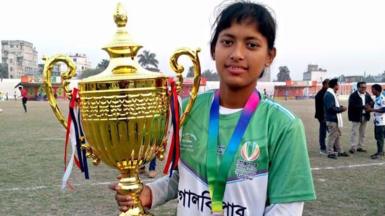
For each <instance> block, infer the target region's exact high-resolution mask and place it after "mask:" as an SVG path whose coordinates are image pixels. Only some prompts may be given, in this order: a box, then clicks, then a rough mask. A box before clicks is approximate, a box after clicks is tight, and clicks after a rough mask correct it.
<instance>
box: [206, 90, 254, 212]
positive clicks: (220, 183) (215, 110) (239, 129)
mask: <svg viewBox="0 0 385 216" xmlns="http://www.w3.org/2000/svg"><path fill="white" fill-rule="evenodd" d="M259 102H260V97H259V94H258V92H257V91H253V93H252V94H251V95H250V97H249V99H248V100H247V103H246V105H245V107H244V108H243V110H242V113H241V116H240V117H239V120H238V123H237V125H236V127H235V129H234V132H233V134H232V135H231V138H230V141H229V144H228V146H227V148H226V150H225V152H224V154H223V157H222V161H221V162H220V164H219V167H218V163H217V156H218V154H217V149H218V138H219V136H218V135H219V91H218V90H217V91H216V92H215V96H214V100H213V102H212V104H211V109H210V121H209V137H208V143H207V161H206V165H207V180H208V184H209V191H210V197H211V210H212V212H214V213H222V214H223V206H222V205H223V204H222V201H223V197H224V195H225V187H226V180H227V177H228V175H229V172H230V167H231V165H232V164H233V162H234V159H235V154H236V152H237V150H238V147H239V145H240V143H241V139H242V137H243V135H244V133H245V131H246V128H247V126H248V124H249V122H250V119H251V117H252V116H253V114H254V112H255V110H256V109H257V107H258V105H259Z"/></svg>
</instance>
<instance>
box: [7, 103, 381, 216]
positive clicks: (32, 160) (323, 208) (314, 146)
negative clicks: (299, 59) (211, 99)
mask: <svg viewBox="0 0 385 216" xmlns="http://www.w3.org/2000/svg"><path fill="white" fill-rule="evenodd" d="M280 103H281V104H283V105H284V106H286V107H287V108H289V109H290V110H291V111H293V112H294V113H295V114H296V115H297V116H299V117H300V118H301V119H302V120H303V122H304V125H305V129H306V135H307V140H308V149H309V156H310V160H311V166H312V168H313V178H314V184H315V188H316V192H317V200H316V201H314V202H310V203H306V204H305V209H304V215H317V216H318V215H341V216H342V215H345V216H352V215H368V216H369V215H370V216H372V215H375V216H377V215H378V216H382V215H385V160H371V159H369V155H370V154H371V153H374V152H375V140H374V137H373V130H374V129H373V124H372V123H371V122H370V123H369V124H368V127H367V138H366V141H367V142H366V148H367V149H368V150H369V152H368V153H360V154H355V155H354V156H351V157H349V158H339V159H338V160H331V159H327V158H326V157H325V156H320V155H319V147H318V122H317V121H316V120H315V119H314V117H313V116H314V102H313V101H312V100H302V101H280ZM62 105H64V104H62ZM28 108H29V112H28V113H24V112H23V110H22V107H21V102H20V101H5V102H0V109H3V112H1V113H0V154H1V156H0V215H71V216H72V215H95V216H99V215H117V214H118V210H117V206H116V203H115V200H114V193H113V192H111V191H110V190H109V189H108V186H107V185H108V183H109V182H111V181H114V180H115V177H116V176H117V175H118V173H117V171H115V170H113V169H111V168H108V167H106V166H105V165H103V164H102V165H99V166H98V167H92V166H91V167H90V176H91V180H84V178H83V176H82V174H81V173H80V172H79V171H78V170H77V169H74V171H73V174H72V176H71V181H72V183H73V184H74V185H75V191H67V192H61V190H60V183H61V177H62V175H63V146H64V145H63V144H64V133H65V131H64V129H63V128H62V126H61V125H59V124H58V122H57V121H56V119H55V117H54V115H53V113H52V112H51V109H50V107H49V106H48V104H47V103H46V102H33V101H30V102H28ZM343 116H344V118H345V127H344V128H343V134H342V144H343V147H344V148H345V149H346V150H348V147H349V138H350V129H351V128H350V126H351V125H350V123H349V122H348V121H347V119H346V118H347V117H346V114H344V115H343ZM158 168H159V169H161V168H162V166H158ZM159 173H160V170H159ZM144 181H145V182H148V181H150V180H149V179H147V178H144ZM175 203H176V202H175V201H172V202H170V203H168V204H166V205H164V206H162V207H159V208H156V209H153V210H152V211H151V212H152V213H153V214H155V215H174V214H175Z"/></svg>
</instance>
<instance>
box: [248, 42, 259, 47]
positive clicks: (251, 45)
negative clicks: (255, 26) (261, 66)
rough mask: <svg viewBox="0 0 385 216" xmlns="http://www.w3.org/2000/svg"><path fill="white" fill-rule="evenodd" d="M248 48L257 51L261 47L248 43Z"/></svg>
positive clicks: (254, 43)
mask: <svg viewBox="0 0 385 216" xmlns="http://www.w3.org/2000/svg"><path fill="white" fill-rule="evenodd" d="M247 47H248V48H249V49H256V48H258V47H259V44H258V43H256V42H247Z"/></svg>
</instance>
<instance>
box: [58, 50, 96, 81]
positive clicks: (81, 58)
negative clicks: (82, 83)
mask: <svg viewBox="0 0 385 216" xmlns="http://www.w3.org/2000/svg"><path fill="white" fill-rule="evenodd" d="M69 57H70V58H71V59H72V60H73V61H74V63H75V65H76V74H77V76H78V77H79V76H80V74H81V72H83V71H84V70H86V69H90V68H91V62H90V61H89V60H88V58H87V56H86V54H79V53H75V54H71V55H69ZM61 71H62V70H61Z"/></svg>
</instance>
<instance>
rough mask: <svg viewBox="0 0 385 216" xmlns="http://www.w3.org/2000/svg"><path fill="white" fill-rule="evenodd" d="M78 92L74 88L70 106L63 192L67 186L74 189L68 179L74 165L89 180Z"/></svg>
mask: <svg viewBox="0 0 385 216" xmlns="http://www.w3.org/2000/svg"><path fill="white" fill-rule="evenodd" d="M78 92H79V91H78V89H77V88H74V89H73V90H72V97H71V101H70V106H69V114H68V119H67V131H66V141H65V147H64V148H65V149H64V175H63V178H62V187H61V188H62V190H64V189H65V188H66V187H67V186H69V187H70V188H73V186H72V185H71V184H70V183H69V181H68V179H69V177H70V175H71V171H72V168H73V165H74V163H75V164H76V165H77V167H78V168H79V169H80V170H81V171H82V172H83V173H84V176H85V178H86V179H89V173H88V165H87V157H86V150H85V149H82V148H81V145H82V144H84V143H85V138H84V133H83V129H82V126H81V121H80V112H79V106H78V103H77V100H78ZM68 140H70V143H71V156H70V159H69V162H68V164H67V146H68ZM75 152H76V154H77V157H76V155H75Z"/></svg>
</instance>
